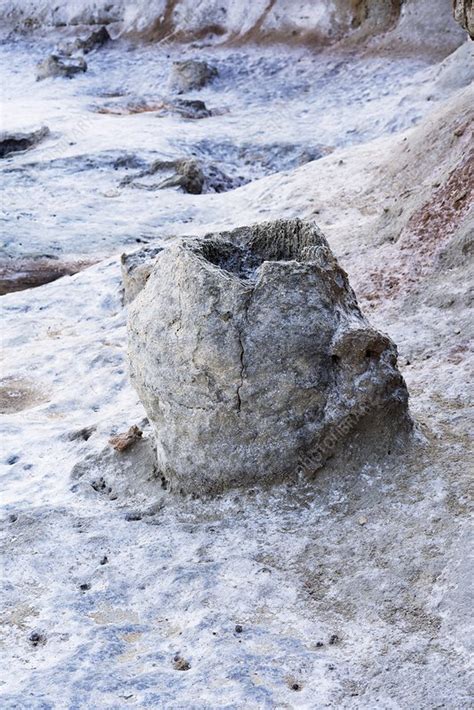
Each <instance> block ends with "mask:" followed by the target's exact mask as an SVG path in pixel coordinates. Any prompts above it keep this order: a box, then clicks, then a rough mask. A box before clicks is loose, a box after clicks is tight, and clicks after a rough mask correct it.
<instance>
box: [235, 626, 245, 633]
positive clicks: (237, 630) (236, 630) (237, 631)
mask: <svg viewBox="0 0 474 710" xmlns="http://www.w3.org/2000/svg"><path fill="white" fill-rule="evenodd" d="M243 630H244V629H243V627H242V626H241V624H236V625H235V632H236V633H237V634H241V633H242V631H243Z"/></svg>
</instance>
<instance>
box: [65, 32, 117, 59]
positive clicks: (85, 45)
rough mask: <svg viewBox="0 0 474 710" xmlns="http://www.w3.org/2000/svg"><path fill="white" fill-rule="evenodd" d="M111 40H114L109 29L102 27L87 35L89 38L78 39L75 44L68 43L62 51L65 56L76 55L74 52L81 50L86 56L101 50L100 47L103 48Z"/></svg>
mask: <svg viewBox="0 0 474 710" xmlns="http://www.w3.org/2000/svg"><path fill="white" fill-rule="evenodd" d="M111 39H112V38H111V36H110V35H109V33H108V30H107V28H106V27H101V28H100V29H98V30H94V31H93V32H91V33H90V34H89V35H87V37H83V38H81V37H78V38H77V39H75V40H74V41H73V42H67V43H66V44H65V45H64V46H63V47H61V51H62V52H63V53H64V54H74V52H77V51H78V50H80V51H82V52H84V54H88V53H89V52H92V50H93V49H100V47H103V46H104V44H107V43H108V42H110V41H111Z"/></svg>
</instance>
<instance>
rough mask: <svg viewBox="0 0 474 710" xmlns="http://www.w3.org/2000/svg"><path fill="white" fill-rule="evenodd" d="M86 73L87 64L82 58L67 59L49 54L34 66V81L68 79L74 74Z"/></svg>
mask: <svg viewBox="0 0 474 710" xmlns="http://www.w3.org/2000/svg"><path fill="white" fill-rule="evenodd" d="M85 71H87V63H86V61H85V59H83V58H82V57H77V58H75V59H68V58H66V57H58V56H57V55H56V54H51V55H50V56H49V57H47V58H46V59H44V60H43V61H42V62H40V63H39V64H37V66H36V81H42V80H43V79H48V78H49V77H58V76H61V77H66V78H67V79H70V78H71V77H73V76H75V75H76V74H81V73H83V72H85Z"/></svg>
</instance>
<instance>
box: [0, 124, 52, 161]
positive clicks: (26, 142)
mask: <svg viewBox="0 0 474 710" xmlns="http://www.w3.org/2000/svg"><path fill="white" fill-rule="evenodd" d="M47 136H49V128H47V126H42V127H41V128H38V129H37V130H36V131H2V132H1V133H0V158H7V157H8V156H9V155H11V154H12V153H19V152H22V151H24V150H29V149H30V148H33V147H34V146H35V145H38V143H40V142H41V141H42V140H44V138H46V137H47Z"/></svg>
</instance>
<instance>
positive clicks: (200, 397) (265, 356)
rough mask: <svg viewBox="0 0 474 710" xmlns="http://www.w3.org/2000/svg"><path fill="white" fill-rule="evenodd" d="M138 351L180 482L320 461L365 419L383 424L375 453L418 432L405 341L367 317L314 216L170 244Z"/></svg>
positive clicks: (216, 482)
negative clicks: (403, 360) (403, 364)
mask: <svg viewBox="0 0 474 710" xmlns="http://www.w3.org/2000/svg"><path fill="white" fill-rule="evenodd" d="M129 355H130V368H131V376H132V382H133V384H134V385H135V387H136V389H137V391H138V393H139V396H140V398H141V400H142V402H143V404H144V406H145V409H146V411H147V413H148V416H149V418H150V421H151V422H152V424H153V425H154V429H155V435H156V440H157V457H158V466H159V468H160V470H161V471H162V473H163V474H164V476H165V477H166V478H167V480H168V481H169V483H170V486H171V487H172V488H173V489H174V490H180V491H182V492H191V493H202V492H214V491H219V490H221V489H223V488H225V487H227V486H241V485H251V484H253V483H256V482H260V483H262V482H269V481H273V480H278V479H282V478H285V477H287V476H290V475H291V474H293V473H294V472H295V471H296V470H298V469H299V468H303V469H305V470H310V471H312V470H315V469H317V468H319V467H320V466H321V465H322V464H324V462H325V461H326V460H327V459H328V458H329V457H331V456H332V455H333V454H334V452H335V451H336V450H344V449H346V450H347V451H349V449H348V448H347V443H348V439H351V433H352V432H353V431H356V430H358V429H359V428H360V425H361V424H362V423H363V427H362V428H364V429H365V430H366V431H369V430H370V431H372V430H374V425H375V429H376V430H377V434H376V435H375V437H374V438H373V439H372V440H371V442H370V445H371V449H372V454H371V455H373V454H374V452H375V451H376V450H377V449H378V447H379V444H381V445H383V446H385V445H387V446H389V447H390V446H391V445H392V443H393V440H394V439H396V438H397V437H398V436H399V435H402V434H404V433H406V432H407V430H408V428H409V417H408V413H407V399H408V395H407V390H406V387H405V383H404V381H403V379H402V377H401V375H400V373H399V371H398V369H397V367H396V348H395V345H394V344H393V343H392V342H391V340H390V339H389V338H388V337H386V336H385V335H382V334H381V333H379V332H378V331H376V330H374V329H373V328H372V327H371V326H370V325H369V324H368V322H367V321H366V320H365V318H364V316H363V315H362V313H361V311H360V310H359V307H358V305H357V302H356V298H355V295H354V293H353V291H352V289H351V288H350V286H349V283H348V279H347V275H346V274H345V272H344V271H343V270H342V269H341V268H340V267H339V266H338V264H337V261H336V259H335V257H334V256H333V254H332V252H331V250H330V248H329V246H328V243H327V242H326V239H325V238H324V236H323V235H322V234H321V232H320V231H319V229H318V228H317V227H316V226H315V225H314V224H312V223H305V222H301V221H299V220H291V221H284V220H279V221H276V222H272V223H264V224H260V225H256V226H253V227H245V228H239V229H236V230H234V231H232V232H228V233H222V234H216V235H210V236H207V237H206V238H205V239H194V240H181V241H178V242H175V243H173V244H172V245H171V246H169V247H168V248H166V249H164V250H163V251H162V252H160V253H159V254H158V256H157V257H156V259H155V262H154V265H153V269H152V271H151V275H150V276H149V278H148V281H147V283H146V286H145V288H144V289H143V290H142V291H141V293H140V294H139V295H138V296H137V298H136V299H135V301H134V303H133V304H132V306H131V308H130V313H129ZM388 442H389V443H388ZM390 442H392V443H390ZM349 448H350V447H349ZM353 455H356V454H355V452H354V451H351V453H350V456H353Z"/></svg>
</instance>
